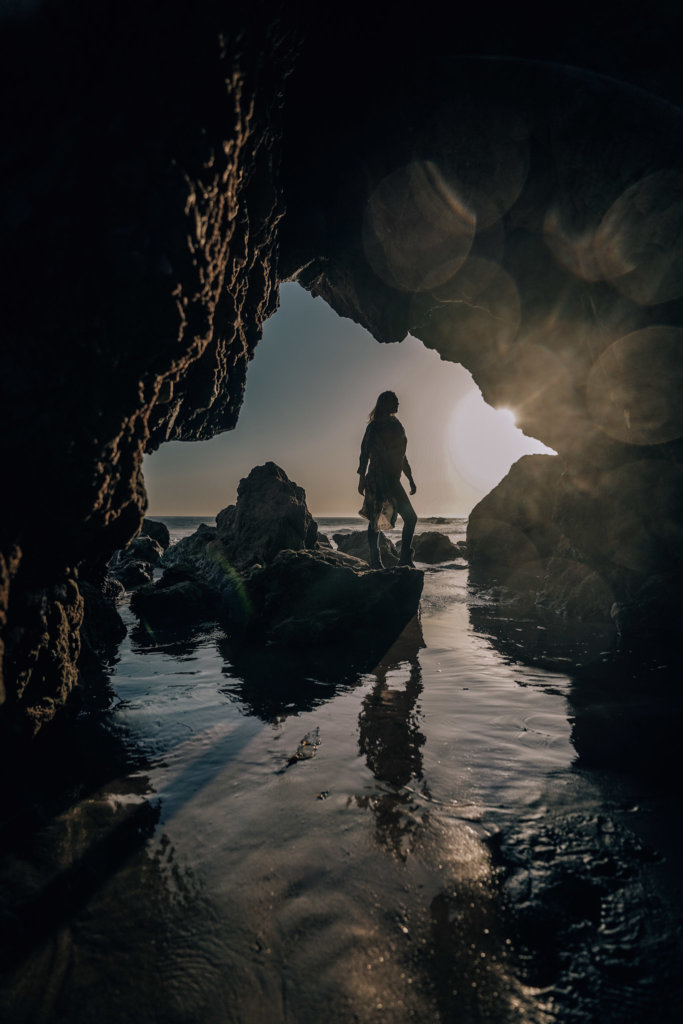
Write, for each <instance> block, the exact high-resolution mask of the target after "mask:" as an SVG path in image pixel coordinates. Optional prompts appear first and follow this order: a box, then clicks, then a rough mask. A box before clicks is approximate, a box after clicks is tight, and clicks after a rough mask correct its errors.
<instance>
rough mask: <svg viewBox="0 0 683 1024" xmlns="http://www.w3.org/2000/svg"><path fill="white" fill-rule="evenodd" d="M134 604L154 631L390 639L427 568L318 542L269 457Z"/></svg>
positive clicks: (358, 641) (413, 605)
mask: <svg viewBox="0 0 683 1024" xmlns="http://www.w3.org/2000/svg"><path fill="white" fill-rule="evenodd" d="M161 566H162V568H163V570H164V571H163V574H162V576H161V578H160V579H159V580H158V581H156V582H155V583H149V584H146V585H143V586H141V587H138V589H137V590H136V591H135V592H134V593H133V595H132V597H131V608H132V609H133V611H134V612H135V614H136V615H137V616H138V617H139V619H140V620H141V622H143V623H144V624H145V625H146V626H147V627H148V628H150V629H161V628H164V627H170V626H177V625H178V624H180V623H189V622H197V621H207V620H212V619H215V620H218V621H221V622H222V623H223V624H224V625H225V626H226V627H227V628H228V630H229V632H230V633H231V635H234V636H240V637H243V636H247V637H249V636H255V637H257V638H258V639H259V642H262V641H263V640H264V639H265V640H266V641H270V642H274V643H277V644H280V645H283V646H288V647H305V646H310V645H313V646H315V645H320V644H335V643H345V644H349V645H351V646H354V647H359V646H362V645H364V644H367V643H368V641H369V640H370V638H372V639H376V638H377V636H382V637H386V638H393V637H395V636H396V635H397V634H398V633H399V632H400V631H401V629H403V627H404V626H405V625H406V623H407V622H408V621H409V620H410V619H411V618H412V617H413V616H414V615H415V614H416V612H417V609H418V605H419V601H420V595H421V593H422V583H423V574H422V572H421V571H420V570H417V569H411V568H407V567H401V568H398V567H396V568H390V569H385V570H383V571H382V572H377V571H373V570H370V569H369V568H368V566H367V564H366V563H365V562H364V561H362V560H361V559H359V558H355V557H354V556H353V555H350V554H346V553H344V552H343V551H335V550H333V549H332V548H331V547H329V546H328V544H326V543H325V542H324V541H321V540H319V539H318V527H317V524H316V522H315V520H314V519H313V517H312V516H311V513H310V512H309V510H308V507H307V505H306V494H305V492H304V490H303V488H301V487H299V486H298V485H297V484H295V483H294V482H293V481H291V480H290V479H289V477H288V476H287V474H286V473H285V472H284V470H282V469H281V468H280V467H279V466H276V465H275V463H273V462H267V463H266V464H265V465H264V466H257V467H256V468H254V469H253V470H252V471H251V473H250V474H249V476H248V477H246V478H245V479H243V480H241V481H240V484H239V487H238V489H237V502H236V504H235V505H230V506H229V507H228V508H226V509H223V510H222V511H221V512H219V513H218V515H217V516H216V526H215V527H210V526H206V525H204V524H203V525H201V526H200V527H199V528H198V529H197V530H196V531H195V533H193V534H192V535H191V536H190V537H186V538H184V539H183V540H181V541H179V543H178V544H176V545H174V546H173V547H170V548H169V549H168V550H167V551H166V553H165V554H164V555H163V557H162V559H161Z"/></svg>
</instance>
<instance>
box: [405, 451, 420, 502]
mask: <svg viewBox="0 0 683 1024" xmlns="http://www.w3.org/2000/svg"><path fill="white" fill-rule="evenodd" d="M403 472H404V473H405V475H406V476H407V477H408V483H409V484H410V493H411V494H415V492H416V490H417V487H416V485H415V481H414V480H413V472H412V470H411V468H410V463H409V462H408V459H407V457H406V456H405V455H404V456H403Z"/></svg>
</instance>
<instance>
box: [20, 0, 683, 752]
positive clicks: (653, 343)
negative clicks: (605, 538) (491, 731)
mask: <svg viewBox="0 0 683 1024" xmlns="http://www.w3.org/2000/svg"><path fill="white" fill-rule="evenodd" d="M152 7H153V5H149V6H147V5H132V4H131V5H127V6H126V5H120V4H118V5H111V6H110V7H107V6H106V5H105V7H104V8H103V13H102V14H101V18H100V20H99V21H98V22H97V23H94V22H93V21H92V19H88V18H87V17H85V16H84V13H83V9H82V6H81V5H80V4H79V3H77V2H75V0H74V2H73V3H68V4H64V5H61V6H60V7H59V8H52V7H50V6H46V7H45V8H44V9H40V10H39V11H38V13H35V11H33V12H32V13H30V14H29V15H28V16H27V17H26V18H23V19H22V18H19V19H17V20H15V21H14V22H12V23H11V24H9V25H6V26H5V27H6V32H5V33H4V35H3V41H2V48H3V52H2V58H3V61H4V66H5V67H6V68H7V69H8V73H9V77H10V79H11V80H12V81H13V83H14V90H15V91H14V102H13V104H12V108H11V114H10V117H11V120H12V122H13V123H12V125H11V126H10V127H11V129H12V133H11V134H12V138H13V143H12V147H11V148H10V150H9V155H8V158H7V161H6V165H5V175H4V178H5V188H4V204H3V221H2V224H3V240H4V243H5V250H6V252H7V253H8V255H9V260H8V263H7V266H8V270H7V275H6V280H5V286H6V292H7V302H6V309H5V313H4V318H3V329H4V343H3V374H2V378H1V380H0V398H1V400H2V409H3V420H4V424H3V431H2V446H3V465H4V467H5V469H4V478H5V480H4V483H5V497H4V498H3V502H2V509H1V510H0V517H1V518H0V631H1V640H0V658H1V659H2V666H3V673H2V679H3V680H4V683H3V689H2V691H1V692H0V696H1V697H3V698H4V708H3V712H2V714H3V719H4V722H5V725H6V726H7V727H8V728H10V729H12V730H18V731H19V732H20V733H23V732H25V731H28V732H35V731H37V730H38V729H39V728H40V726H41V725H42V724H43V723H44V722H46V721H49V720H50V719H51V718H52V717H53V715H54V713H55V710H56V709H57V708H58V707H59V706H60V705H61V704H63V703H64V702H65V701H67V700H68V697H69V694H70V693H71V691H72V690H73V688H74V686H75V684H76V680H77V672H78V670H77V661H78V654H79V629H80V623H81V619H82V611H83V609H82V599H81V596H80V592H79V580H82V579H84V578H87V579H90V580H93V579H94V580H97V578H98V576H100V575H101V574H102V572H103V567H104V564H105V563H106V560H107V558H108V557H109V555H110V554H111V552H112V551H113V550H115V549H116V548H117V547H120V546H121V545H122V544H123V543H124V542H125V541H126V540H127V539H128V538H130V537H131V536H132V535H134V533H135V532H136V530H137V529H138V527H139V524H140V521H141V518H142V515H143V512H144V507H145V496H144V489H143V487H142V484H141V478H140V465H141V460H142V455H143V452H144V451H145V450H151V449H153V448H155V447H156V446H158V445H159V444H160V443H162V442H163V441H164V440H169V439H173V438H183V439H186V440H192V439H198V438H202V437H209V436H212V435H213V434H214V433H216V432H218V431H221V430H226V429H229V428H230V427H232V426H234V424H235V422H236V419H237V415H238V411H239V405H240V402H241V396H242V393H243V389H244V382H245V377H246V368H247V364H248V361H249V358H250V356H251V354H252V352H253V348H254V345H255V344H256V342H257V340H258V338H259V336H260V329H261V324H262V323H263V320H264V319H265V318H266V317H267V316H268V315H270V314H271V313H272V312H273V311H274V309H275V308H276V304H277V285H278V282H279V281H281V280H290V279H297V280H298V281H299V282H300V283H302V284H303V285H304V286H305V287H307V288H308V289H309V290H310V291H312V292H313V293H314V294H318V295H321V296H323V298H325V300H326V301H327V302H328V303H329V304H330V305H331V306H332V307H333V308H334V309H335V310H336V311H337V312H338V313H340V314H341V315H344V316H349V317H352V318H353V319H354V320H357V321H358V322H360V323H362V324H364V325H365V326H366V327H367V328H368V329H369V330H370V331H371V332H372V333H373V334H374V336H375V337H376V338H377V339H378V340H380V341H394V340H399V339H400V338H401V337H403V336H404V335H405V333H406V332H407V331H408V330H410V331H411V332H412V333H413V334H416V335H417V336H418V337H420V338H422V340H423V341H424V342H425V344H427V345H430V346H431V347H433V348H436V349H437V350H438V351H439V352H440V353H441V355H442V357H443V358H446V359H452V360H456V361H460V362H462V363H463V364H464V365H465V366H467V367H468V368H469V369H470V370H471V371H472V372H473V374H474V376H475V379H476V380H477V382H478V383H479V384H480V386H481V387H482V390H483V392H484V395H485V397H487V398H488V399H489V400H490V401H491V402H492V403H494V404H502V403H504V404H506V405H509V406H511V407H512V408H514V409H515V410H516V411H517V414H518V418H519V421H520V423H521V425H522V426H523V427H524V428H525V429H526V430H527V431H528V432H529V433H533V434H534V435H535V436H537V437H539V438H541V439H542V440H544V441H546V442H547V443H548V444H550V445H552V447H554V448H555V449H556V450H557V451H558V452H560V456H561V457H562V458H563V459H564V460H565V465H566V469H567V473H569V478H570V481H571V486H569V487H568V488H566V491H567V497H566V505H565V506H563V508H564V511H563V515H564V516H565V519H566V520H567V522H569V520H571V521H572V523H573V524H574V525H573V526H571V529H570V528H567V530H564V531H563V532H562V537H563V538H564V539H565V540H566V539H567V538H568V539H569V541H570V542H572V543H574V542H576V541H577V540H578V539H580V537H581V536H582V535H587V534H590V536H591V538H592V541H591V543H592V544H593V547H591V545H590V544H588V545H584V547H586V551H585V557H586V559H587V560H588V561H590V560H591V559H594V560H595V559H598V560H599V559H601V558H602V557H603V555H604V550H602V549H600V539H599V537H596V536H594V531H592V529H589V528H588V526H589V524H590V523H591V522H592V521H593V520H594V519H596V518H597V519H598V520H600V521H602V522H604V521H605V509H608V508H617V507H618V504H619V501H621V500H622V496H623V494H624V493H625V492H624V491H623V490H622V489H620V488H619V487H618V486H617V485H616V483H614V481H615V480H616V481H617V482H618V479H619V474H622V476H623V477H624V478H625V479H627V485H626V492H627V493H628V495H629V501H631V507H632V508H637V507H639V506H638V502H640V503H641V505H643V506H645V504H647V501H648V496H649V495H651V494H652V488H653V486H654V485H653V481H656V486H657V487H658V488H659V491H658V494H659V497H658V502H659V504H658V506H657V508H658V516H659V518H658V522H659V523H660V524H664V526H663V527H662V529H661V530H660V531H659V533H657V535H656V537H655V539H654V540H652V542H651V543H650V540H649V539H651V537H650V532H648V529H647V527H646V525H642V524H644V519H643V516H641V517H640V519H639V520H638V522H639V523H640V524H641V525H642V529H643V531H644V536H645V537H646V539H647V540H648V543H645V542H643V545H641V547H642V550H641V553H640V554H639V555H638V557H639V558H640V559H641V561H640V562H638V564H637V565H636V566H635V567H634V566H633V565H632V564H631V563H630V562H628V560H627V564H626V565H625V566H624V565H623V564H622V562H623V559H622V560H621V562H620V561H619V558H617V561H616V562H615V561H614V559H612V560H611V561H610V564H612V562H613V563H614V564H615V565H616V566H618V571H617V572H616V575H615V577H614V580H611V582H613V583H614V585H615V586H621V587H622V589H623V596H624V597H625V598H629V599H630V598H631V597H633V595H634V594H635V593H636V591H637V587H638V586H639V585H640V584H642V583H645V582H647V580H649V579H651V577H652V576H653V575H656V574H657V573H659V572H660V570H661V569H662V566H663V565H664V564H666V565H667V566H668V567H669V568H670V567H671V559H672V557H673V554H672V553H675V552H680V550H681V546H680V543H679V542H680V537H679V533H678V530H679V527H678V525H677V523H679V522H680V521H681V520H680V517H679V516H678V512H679V511H680V509H679V503H680V491H681V488H680V483H679V478H678V466H679V462H680V457H681V456H680V445H681V442H680V437H679V432H678V427H679V416H680V414H679V412H678V405H677V395H678V381H679V375H680V370H679V367H680V356H679V338H680V335H679V325H680V324H681V323H683V304H682V302H681V293H683V286H682V287H681V288H680V290H679V286H678V281H679V278H680V274H679V263H680V261H681V255H682V254H681V245H682V244H683V243H681V242H680V236H681V220H682V217H683V214H682V212H681V195H682V194H683V188H682V186H681V183H682V182H683V176H682V175H683V153H682V152H681V145H680V142H679V139H680V137H681V134H680V119H681V114H680V112H679V111H678V109H677V108H674V107H672V106H670V105H668V104H666V103H664V102H662V101H658V100H655V99H653V98H652V97H650V96H647V95H645V94H642V93H639V92H638V91H637V90H633V89H630V88H627V87H624V86H619V85H618V84H616V83H614V82H611V81H608V80H606V79H601V78H598V77H595V76H589V75H587V74H585V73H582V72H579V71H576V70H573V69H567V68H560V67H555V66H546V65H543V64H539V63H534V62H530V63H525V62H518V61H508V60H483V59H457V60H447V61H446V60H444V61H436V60H432V59H430V60H429V61H424V62H413V63H412V64H411V66H410V70H407V69H406V67H405V66H398V65H397V64H396V62H395V61H393V60H392V61H389V62H384V63H383V62H381V61H380V62H379V63H378V66H376V67H375V70H374V71H373V72H372V73H371V74H370V75H369V76H368V77H367V78H366V79H363V78H361V77H359V76H358V75H357V74H356V71H355V69H354V77H353V81H351V79H350V78H347V79H345V80H342V79H340V78H339V77H337V78H334V77H333V76H331V75H330V76H329V77H328V78H327V80H324V81H321V80H320V79H319V78H317V77H315V78H314V77H313V76H312V74H311V71H310V67H307V65H306V63H305V62H303V64H301V65H300V68H299V70H298V71H296V72H295V73H294V75H293V76H292V77H291V81H290V82H289V84H287V79H288V76H290V75H291V72H292V70H293V68H295V67H296V54H297V49H298V45H299V40H300V37H301V34H302V32H303V29H302V25H301V23H300V22H299V21H298V20H297V16H296V13H295V14H290V15H289V16H288V17H286V18H285V16H284V15H283V14H282V12H281V11H280V10H279V8H277V9H276V10H275V12H274V13H273V12H270V10H269V12H268V13H269V15H271V14H272V16H269V17H267V18H264V16H263V12H262V11H261V10H259V9H257V10H253V11H251V13H250V8H249V7H248V5H246V4H245V5H244V6H243V7H241V6H240V5H233V7H232V8H231V11H230V13H229V14H228V13H226V10H225V5H223V4H219V3H212V2H210V3H207V4H205V5H202V7H201V13H198V14H196V15H195V16H193V20H192V22H191V23H189V22H188V19H187V16H186V8H185V5H183V4H181V3H170V4H167V5H166V6H165V13H164V23H163V26H161V29H162V31H160V25H159V23H158V20H157V15H156V13H155V11H154V10H153V9H152ZM107 10H109V12H110V18H109V21H108V22H107ZM122 55H125V59H123V57H122ZM27 67H30V68H33V69H35V72H34V73H33V74H29V75H27V74H26V70H25V69H26V68H27ZM28 126H30V130H29V129H28ZM605 377H606V378H607V379H608V380H609V381H610V386H609V387H607V388H604V387H603V386H602V380H603V378H605ZM643 381H645V382H646V388H645V389H644V391H643V389H642V388H641V385H642V383H643ZM627 397H632V398H633V401H631V404H626V398H627ZM643 463H646V467H645V468H644V469H643V468H640V467H642V464H643ZM660 466H666V473H664V474H660V473H658V470H659V468H660ZM629 467H634V468H633V469H631V468H629ZM610 474H612V475H611V476H610ZM610 481H612V483H611V484H610ZM638 481H640V483H638ZM667 481H670V484H669V483H667ZM660 492H661V493H660ZM586 495H588V496H589V498H590V502H588V503H586V502H585V501H584V499H585V497H586ZM615 495H616V497H615ZM634 495H635V496H634ZM610 502H611V504H610ZM576 508H578V509H579V511H576ZM572 509H574V511H572ZM645 511H646V509H645V507H643V515H644V514H645ZM572 517H573V518H572ZM655 532H656V531H655ZM648 538H649V539H648ZM563 542H564V541H563ZM648 545H649V546H648ZM617 547H618V545H617ZM639 550H640V549H639ZM642 551H645V554H643V553H642ZM634 557H635V556H634ZM675 557H676V558H677V557H678V555H676V556H675ZM608 561H609V560H608ZM632 561H633V559H631V562H632ZM674 562H675V559H674ZM674 567H675V568H677V564H675V565H674Z"/></svg>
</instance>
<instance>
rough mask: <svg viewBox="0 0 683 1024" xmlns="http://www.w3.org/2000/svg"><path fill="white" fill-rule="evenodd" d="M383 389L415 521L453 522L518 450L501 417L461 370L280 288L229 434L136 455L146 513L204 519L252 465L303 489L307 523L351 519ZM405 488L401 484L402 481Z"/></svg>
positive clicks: (507, 417) (528, 444)
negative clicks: (394, 412) (401, 445)
mask: <svg viewBox="0 0 683 1024" xmlns="http://www.w3.org/2000/svg"><path fill="white" fill-rule="evenodd" d="M387 390H390V391H395V392H396V394H397V395H398V398H399V403H400V407H399V410H398V418H399V419H400V420H401V422H402V423H403V426H404V427H405V430H406V433H407V435H408V452H407V455H408V459H409V461H410V464H411V468H412V470H413V475H414V477H415V482H416V484H417V494H416V495H415V497H414V498H413V503H414V506H415V511H416V512H417V514H418V516H434V515H465V514H467V513H468V512H469V511H470V510H471V509H472V508H473V507H474V505H475V504H476V503H477V502H478V501H479V499H480V498H481V497H483V495H484V494H486V493H487V492H488V491H490V490H491V488H492V487H493V486H494V485H495V484H496V483H497V482H498V481H499V480H500V479H502V477H503V476H505V474H506V473H507V471H508V469H509V468H510V466H511V464H512V463H513V462H514V461H515V460H516V459H518V458H519V457H520V456H521V455H524V454H526V453H527V452H542V451H546V452H547V451H549V449H547V448H545V447H544V446H543V445H542V444H541V443H540V441H535V440H533V439H530V438H526V437H524V435H523V434H522V432H521V431H520V430H518V429H517V428H516V427H515V426H514V419H513V416H512V413H510V412H506V411H495V410H493V409H491V407H490V406H488V405H486V404H485V402H484V401H483V399H482V398H481V395H480V393H479V389H478V388H477V387H476V385H475V384H474V382H473V381H472V378H471V376H470V374H469V372H468V371H467V370H465V369H464V368H463V367H462V366H460V365H459V364H455V363H447V362H442V361H441V359H440V358H439V356H438V355H437V354H436V353H435V352H432V351H429V350H428V349H426V348H425V347H424V345H423V344H422V342H420V341H417V340H416V339H415V338H412V337H408V338H407V339H406V340H405V341H403V342H401V343H400V344H396V345H380V344H379V343H378V342H376V341H375V340H374V338H373V337H372V336H371V335H370V334H369V333H368V332H367V331H366V330H364V329H363V328H362V327H359V326H358V324H355V323H353V322H352V321H351V320H345V319H342V318H341V317H339V316H337V314H336V313H334V312H333V311H332V310H331V309H330V308H329V306H327V305H326V304H325V303H324V302H323V300H322V299H314V298H312V297H311V296H310V295H309V294H308V292H306V291H304V289H303V288H301V287H300V286H299V285H297V284H285V285H283V286H282V287H281V289H280V308H279V310H278V311H277V313H276V314H275V315H274V316H273V317H272V318H271V319H270V320H269V321H268V322H267V323H266V324H265V328H264V332H263V338H262V340H261V341H260V342H259V344H258V346H257V348H256V353H255V355H254V359H253V362H252V363H251V364H250V366H249V372H248V374H247V387H246V392H245V400H244V405H243V407H242V411H241V413H240V418H239V422H238V424H237V427H236V428H235V430H231V431H228V432H227V433H225V434H220V435H219V436H218V437H214V438H212V440H210V441H193V442H183V441H173V442H170V443H169V444H165V445H162V447H161V448H160V449H159V451H157V452H155V453H154V454H153V455H148V456H147V457H146V458H145V462H144V466H143V472H144V477H145V483H146V485H147V493H148V496H149V514H150V515H157V516H162V515H167V516H170V515H196V516H214V515H216V513H217V512H219V511H220V510H221V509H222V508H225V506H226V505H230V504H232V503H233V502H234V501H235V497H236V490H237V484H238V483H239V481H240V479H241V478H242V477H244V476H246V475H247V474H248V473H249V471H250V470H251V469H252V468H253V467H254V466H258V465H262V464H263V463H264V462H268V461H272V462H276V463H277V464H278V465H279V466H281V467H282V468H283V469H284V470H285V472H286V473H287V475H288V476H289V477H290V479H292V480H294V481H295V482H296V483H297V484H300V485H301V486H302V487H303V488H304V489H305V491H306V497H307V502H308V507H309V508H310V509H311V512H312V513H313V515H314V516H347V515H355V514H356V512H357V511H358V509H359V508H360V505H361V501H362V499H361V498H360V496H359V495H358V492H357V489H356V488H357V484H358V477H357V475H356V470H357V468H358V454H359V450H360V443H361V439H362V437H363V432H364V430H365V426H366V424H367V419H368V414H369V412H370V410H371V409H372V407H373V406H374V404H375V401H376V399H377V395H378V394H379V393H380V392H381V391H387ZM404 483H405V480H404Z"/></svg>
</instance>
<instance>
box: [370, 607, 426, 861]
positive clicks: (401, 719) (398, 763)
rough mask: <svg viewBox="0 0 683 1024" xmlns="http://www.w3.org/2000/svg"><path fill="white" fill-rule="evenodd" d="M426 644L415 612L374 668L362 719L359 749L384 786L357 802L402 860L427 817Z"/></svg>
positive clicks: (379, 837) (378, 836)
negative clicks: (422, 706)
mask: <svg viewBox="0 0 683 1024" xmlns="http://www.w3.org/2000/svg"><path fill="white" fill-rule="evenodd" d="M424 646H425V643H424V639H423V636H422V628H421V625H420V620H419V618H418V617H417V616H416V617H415V618H414V619H412V620H411V621H410V622H409V623H408V625H407V626H406V628H405V629H404V631H403V633H402V634H401V636H400V637H399V638H398V640H397V641H396V643H394V644H393V645H392V647H391V648H390V650H389V651H387V653H386V655H385V656H384V658H383V659H382V660H381V661H380V662H379V664H378V665H376V667H375V668H374V670H373V675H374V676H375V680H376V682H375V685H374V686H373V688H372V690H370V692H369V693H368V694H367V696H366V697H365V698H364V700H363V705H362V709H361V712H360V715H359V718H358V725H359V731H360V735H359V740H358V745H359V748H360V752H361V754H363V755H364V756H365V760H366V763H367V766H368V768H369V769H370V771H371V772H372V774H373V775H374V777H375V779H376V780H377V782H379V783H380V784H381V786H380V788H379V789H378V790H377V792H375V793H372V794H371V795H359V796H358V797H357V798H356V799H357V803H358V806H359V807H368V808H370V809H371V810H372V812H373V814H374V816H375V838H376V840H377V842H378V843H379V845H380V846H382V847H384V848H385V849H387V850H389V851H390V852H392V853H394V854H396V855H397V856H398V857H400V858H401V859H403V860H405V859H406V857H407V855H408V853H409V852H410V850H411V849H412V847H413V845H414V842H415V839H416V837H417V836H418V834H419V832H420V831H421V829H423V828H424V827H425V826H426V824H427V822H428V820H429V814H428V811H427V810H426V808H425V804H424V800H423V799H420V798H419V797H418V795H417V787H418V784H419V788H420V793H421V795H422V796H423V797H424V796H426V795H428V794H427V788H426V783H425V782H424V780H423V774H422V749H421V748H422V747H423V745H424V743H425V737H424V735H423V733H422V732H420V728H419V722H420V716H419V705H418V700H419V697H420V694H421V693H422V670H421V667H420V661H419V657H418V651H419V650H420V648H422V647H424Z"/></svg>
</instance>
